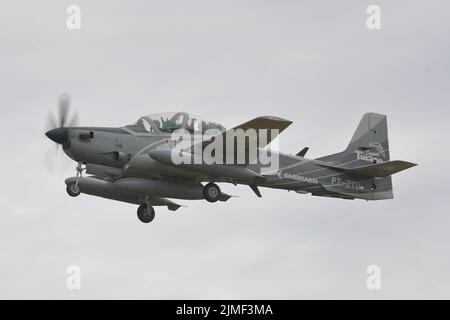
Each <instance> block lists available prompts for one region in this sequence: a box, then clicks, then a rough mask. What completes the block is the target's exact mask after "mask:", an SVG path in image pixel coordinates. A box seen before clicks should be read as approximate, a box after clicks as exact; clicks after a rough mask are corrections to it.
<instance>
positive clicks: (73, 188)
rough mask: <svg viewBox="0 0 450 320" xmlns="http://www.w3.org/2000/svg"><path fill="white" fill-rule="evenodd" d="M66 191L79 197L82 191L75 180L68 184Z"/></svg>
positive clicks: (72, 195)
mask: <svg viewBox="0 0 450 320" xmlns="http://www.w3.org/2000/svg"><path fill="white" fill-rule="evenodd" d="M66 191H67V193H68V194H69V196H71V197H78V196H79V195H80V193H81V191H80V186H79V185H78V184H77V183H75V182H71V183H69V184H68V185H67V188H66Z"/></svg>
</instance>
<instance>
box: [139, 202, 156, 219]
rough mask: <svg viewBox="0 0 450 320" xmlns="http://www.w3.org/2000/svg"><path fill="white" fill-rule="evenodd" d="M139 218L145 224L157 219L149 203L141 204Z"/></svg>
mask: <svg viewBox="0 0 450 320" xmlns="http://www.w3.org/2000/svg"><path fill="white" fill-rule="evenodd" d="M137 216H138V218H139V220H141V222H143V223H149V222H152V221H153V219H155V209H153V207H152V206H151V205H150V204H149V203H144V204H141V205H140V206H139V208H138V209H137Z"/></svg>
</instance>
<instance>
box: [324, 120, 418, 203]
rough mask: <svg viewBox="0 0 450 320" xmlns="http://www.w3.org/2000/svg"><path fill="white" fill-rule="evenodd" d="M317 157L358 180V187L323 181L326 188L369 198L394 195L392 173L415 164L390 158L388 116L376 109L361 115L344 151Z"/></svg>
mask: <svg viewBox="0 0 450 320" xmlns="http://www.w3.org/2000/svg"><path fill="white" fill-rule="evenodd" d="M318 160H321V161H324V162H327V163H324V164H323V166H325V167H329V168H331V169H333V170H336V171H337V172H340V173H341V175H342V177H349V178H350V179H352V180H357V181H359V186H360V190H358V191H349V190H347V189H346V188H345V187H343V186H339V185H338V186H336V185H324V186H323V187H324V188H325V189H326V190H327V191H330V192H334V193H339V194H344V195H348V196H351V197H354V198H360V199H367V200H381V199H392V198H393V197H394V196H393V192H392V178H391V174H394V173H396V172H399V171H401V170H404V169H407V168H410V167H412V166H414V165H415V164H413V163H409V162H406V161H390V156H389V140H388V130H387V122H386V116H385V115H382V114H377V113H366V114H365V115H364V116H363V117H362V119H361V121H360V122H359V125H358V128H357V129H356V131H355V133H354V134H353V137H352V139H351V140H350V143H349V144H348V146H347V148H346V149H345V150H344V151H342V152H340V153H336V154H332V155H329V156H325V157H322V158H319V159H318Z"/></svg>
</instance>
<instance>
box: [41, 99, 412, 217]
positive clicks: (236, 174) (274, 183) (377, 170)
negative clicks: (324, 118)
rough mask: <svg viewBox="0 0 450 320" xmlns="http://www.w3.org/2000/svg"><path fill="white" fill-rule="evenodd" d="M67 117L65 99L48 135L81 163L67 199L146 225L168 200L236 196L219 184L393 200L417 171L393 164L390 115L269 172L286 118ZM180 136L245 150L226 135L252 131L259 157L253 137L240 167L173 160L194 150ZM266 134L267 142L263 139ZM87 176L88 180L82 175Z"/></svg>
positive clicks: (369, 119) (367, 120) (368, 120)
mask: <svg viewBox="0 0 450 320" xmlns="http://www.w3.org/2000/svg"><path fill="white" fill-rule="evenodd" d="M69 114H70V112H69V99H68V97H62V98H60V101H59V119H58V120H57V121H55V119H53V121H52V122H53V124H52V127H53V129H51V130H49V131H48V132H46V136H47V137H48V138H49V139H51V140H53V141H54V142H56V143H57V144H59V145H61V146H62V148H63V151H64V152H65V154H66V155H67V156H69V157H70V158H71V159H73V160H74V161H76V162H77V163H78V165H77V167H76V175H75V176H74V177H70V178H67V179H66V180H65V184H66V186H67V193H68V194H69V195H70V196H72V197H77V196H79V195H80V194H81V193H84V194H89V195H94V196H98V197H103V198H107V199H112V200H117V201H123V202H127V203H132V204H136V205H139V207H138V209H137V215H138V218H139V220H141V221H142V222H144V223H148V222H151V221H153V219H154V217H155V210H154V208H153V206H166V207H167V208H168V209H169V210H172V211H175V210H177V209H179V208H180V207H181V205H180V204H177V203H175V202H173V201H172V200H169V199H187V200H207V201H209V202H216V201H227V200H228V199H230V197H231V196H230V195H228V194H225V193H224V192H222V191H221V190H220V188H219V186H218V185H217V184H216V183H217V182H228V183H232V184H235V185H236V184H244V185H248V186H250V188H251V189H252V190H253V191H254V192H255V194H256V195H257V196H258V197H261V193H260V190H259V187H266V188H274V189H284V190H288V191H291V190H292V191H295V192H297V193H300V194H307V193H310V194H311V195H313V196H323V197H333V198H341V199H365V200H382V199H392V198H393V192H392V179H391V175H392V174H394V173H397V172H399V171H402V170H405V169H408V168H410V167H413V166H415V164H414V163H410V162H406V161H400V160H394V161H391V160H390V156H389V145H388V133H387V123H386V116H385V115H381V114H376V113H366V114H365V115H364V116H363V117H362V119H361V121H360V123H359V126H358V127H357V129H356V131H355V133H354V135H353V137H352V139H351V140H350V143H349V144H348V147H347V148H346V149H345V150H344V151H342V152H339V153H335V154H331V155H327V156H324V157H321V158H318V159H306V158H305V154H306V152H307V151H308V148H307V147H305V148H304V149H302V150H301V151H300V152H298V153H297V154H296V155H289V154H284V153H281V152H274V151H270V150H269V151H268V154H271V156H272V157H273V156H276V159H277V166H276V168H275V169H272V170H270V168H269V169H268V170H263V169H264V168H266V167H267V166H265V165H263V164H262V161H260V160H261V159H260V158H262V153H260V152H261V150H263V149H264V148H265V147H266V146H267V145H268V144H269V143H270V142H271V141H272V140H273V139H274V138H275V137H276V136H277V134H278V133H281V132H282V131H283V130H284V129H286V128H287V127H288V126H289V125H290V124H291V123H292V122H291V121H288V120H285V119H282V118H278V117H266V116H264V117H257V118H255V119H253V120H250V121H248V122H245V123H243V124H241V125H239V126H237V127H235V128H232V129H229V130H226V129H225V128H224V127H223V126H222V125H220V124H218V123H214V122H209V121H206V120H203V119H201V118H200V117H197V116H194V115H192V114H189V113H186V112H175V113H163V114H153V115H149V116H143V117H141V118H140V119H139V120H138V121H137V122H136V123H134V124H131V125H126V126H123V127H119V128H113V127H107V128H105V127H78V126H75V123H76V121H75V120H76V119H73V120H72V121H70V120H69V119H68V118H69ZM177 130H184V132H185V133H191V134H195V133H201V134H203V133H206V132H210V133H209V134H206V135H205V136H206V138H205V137H203V139H202V140H201V141H200V142H199V143H198V142H197V143H196V142H194V144H193V146H194V147H195V146H200V150H206V149H207V148H208V146H211V145H212V143H213V142H214V141H216V140H217V141H219V140H220V139H219V138H223V140H224V141H225V144H226V143H229V142H230V138H229V137H232V138H231V139H232V141H233V142H235V141H237V144H239V141H238V140H239V137H237V136H233V135H230V136H228V134H229V133H233V132H236V131H239V130H241V131H248V130H254V131H255V132H256V134H257V138H256V141H257V142H258V144H257V147H258V148H257V152H256V153H255V152H251V150H250V147H249V145H250V142H251V141H250V140H252V138H251V137H250V138H249V137H248V136H247V137H245V136H244V138H243V139H244V140H243V141H244V144H243V145H244V148H243V149H242V150H243V152H244V158H243V160H242V159H241V160H242V161H241V162H233V161H231V162H228V161H226V162H225V161H223V162H220V161H216V162H214V163H206V161H200V162H195V161H194V162H193V163H187V162H184V163H183V162H182V163H180V162H177V161H178V160H177V161H175V160H176V159H175V158H174V155H178V156H181V155H183V156H186V155H187V158H189V157H190V156H192V157H194V156H195V154H196V151H195V150H194V148H193V147H192V146H191V147H183V148H179V147H177V146H179V145H180V144H181V143H182V139H181V137H180V136H177V135H175V136H174V133H175V132H177ZM264 131H265V132H266V134H265V139H263V138H262V137H264V135H260V134H261V133H263V132H264ZM211 132H213V133H212V134H211ZM267 132H268V133H267ZM253 140H254V139H253ZM266 149H267V148H266ZM217 150H219V151H218V152H217V155H222V156H223V157H222V159H225V157H228V156H229V154H230V153H231V154H232V157H230V158H231V159H232V160H236V154H237V153H238V152H237V147H236V146H234V147H233V148H232V149H227V148H226V147H225V145H224V148H223V150H222V149H217ZM217 150H216V151H217ZM211 154H212V155H215V152H212V153H211ZM227 159H228V158H227ZM83 172H86V174H88V175H89V176H83Z"/></svg>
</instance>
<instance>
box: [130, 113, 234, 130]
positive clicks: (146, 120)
mask: <svg viewBox="0 0 450 320" xmlns="http://www.w3.org/2000/svg"><path fill="white" fill-rule="evenodd" d="M126 128H128V129H130V130H132V131H134V132H136V133H157V132H163V133H172V132H173V131H175V130H178V129H186V130H187V131H189V132H191V133H194V132H205V131H206V130H211V129H214V130H216V131H217V130H218V131H220V132H223V131H225V130H226V129H225V127H223V126H222V125H220V124H218V123H214V122H210V121H206V120H204V119H202V118H200V117H198V116H196V115H193V114H190V113H187V112H165V113H156V114H151V115H148V116H144V117H141V118H140V119H139V120H138V121H137V122H136V123H135V124H132V125H129V126H126Z"/></svg>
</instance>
